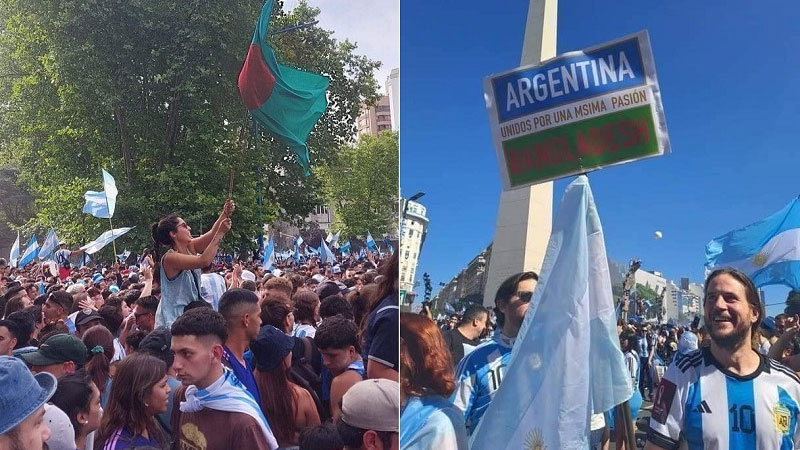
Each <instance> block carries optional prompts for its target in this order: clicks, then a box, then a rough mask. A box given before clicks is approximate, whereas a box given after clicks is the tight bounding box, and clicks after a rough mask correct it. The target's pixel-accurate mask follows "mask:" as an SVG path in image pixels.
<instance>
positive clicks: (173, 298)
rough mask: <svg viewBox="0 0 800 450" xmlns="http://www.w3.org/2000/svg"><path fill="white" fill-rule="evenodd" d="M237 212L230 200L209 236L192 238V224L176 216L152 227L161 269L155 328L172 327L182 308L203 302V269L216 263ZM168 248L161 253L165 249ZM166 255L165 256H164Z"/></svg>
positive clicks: (162, 220)
mask: <svg viewBox="0 0 800 450" xmlns="http://www.w3.org/2000/svg"><path fill="white" fill-rule="evenodd" d="M235 209H236V205H235V204H234V203H233V200H231V199H228V200H227V201H226V202H225V205H224V206H223V208H222V212H221V213H220V215H219V217H218V218H217V221H216V222H214V226H213V227H211V230H209V231H208V232H207V233H205V234H203V235H201V236H199V237H196V238H193V237H192V234H191V231H192V229H191V228H189V225H187V224H186V221H184V220H183V219H182V218H180V217H179V216H178V215H177V214H170V215H168V216H166V217H164V218H163V219H161V220H159V221H158V222H157V223H154V224H153V227H152V230H151V231H152V234H153V241H154V242H155V246H154V248H153V256H154V260H155V262H156V264H157V265H159V266H160V270H159V275H160V287H161V301H160V302H159V304H158V310H157V311H156V327H167V328H169V327H170V326H172V322H174V321H175V319H177V318H178V316H180V315H181V314H182V313H183V307H184V306H186V305H188V304H189V303H191V302H192V301H195V300H200V299H201V297H200V286H201V283H202V282H201V279H200V275H201V269H202V268H203V267H206V266H208V265H209V264H211V263H212V262H214V257H216V256H217V252H218V251H219V243H220V242H221V241H222V238H223V237H225V234H226V233H227V232H228V231H230V229H231V219H230V216H231V214H233V211H234V210H235ZM161 246H165V247H168V249H167V250H166V253H162V247H161ZM162 255H163V256H162Z"/></svg>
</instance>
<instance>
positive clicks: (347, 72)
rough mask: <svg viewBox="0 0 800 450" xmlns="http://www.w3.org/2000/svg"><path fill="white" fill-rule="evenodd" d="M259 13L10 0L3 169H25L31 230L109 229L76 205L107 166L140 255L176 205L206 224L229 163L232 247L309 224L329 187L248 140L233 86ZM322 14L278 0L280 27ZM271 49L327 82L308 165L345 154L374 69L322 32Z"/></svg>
mask: <svg viewBox="0 0 800 450" xmlns="http://www.w3.org/2000/svg"><path fill="white" fill-rule="evenodd" d="M261 6H262V2H261V1H260V0H258V1H244V2H227V1H219V0H209V1H206V2H203V3H202V5H201V4H199V3H197V2H172V1H163V0H155V1H153V0H125V1H122V0H109V1H98V0H88V1H87V0H81V1H76V0H62V1H52V0H25V1H22V0H0V99H1V100H0V166H9V167H13V168H14V169H15V170H17V171H18V180H17V183H16V184H17V185H18V187H19V188H20V189H21V190H22V191H23V192H26V193H28V194H29V195H30V196H32V198H33V199H34V200H35V208H34V210H35V215H33V217H32V218H31V219H30V220H28V221H27V222H26V223H25V225H24V227H23V228H24V232H26V233H31V232H39V233H43V232H44V231H46V230H47V229H49V228H50V227H51V226H53V227H55V228H56V231H57V233H58V235H59V237H60V238H61V239H62V240H66V241H67V242H70V243H71V244H73V245H77V244H81V243H84V242H86V241H87V240H90V239H93V238H94V237H96V236H97V235H99V234H100V233H101V232H103V231H105V230H107V229H108V227H109V224H108V221H107V220H105V219H96V218H94V217H92V216H89V215H86V214H82V213H81V208H82V206H83V203H84V199H83V193H84V192H85V191H86V190H87V189H93V190H101V189H102V183H101V178H100V169H101V168H105V169H106V170H108V171H109V172H110V173H112V174H113V175H114V176H115V178H116V181H117V187H118V189H119V197H118V199H117V211H116V213H115V215H114V218H113V222H114V226H115V227H118V226H136V229H134V230H133V231H132V232H131V233H129V235H128V236H126V238H125V243H123V244H122V245H123V246H125V247H128V248H130V249H132V250H134V251H138V250H139V249H141V248H142V247H144V246H146V245H149V244H150V237H149V229H150V226H149V225H150V224H151V223H152V222H154V221H156V220H157V219H158V218H160V217H162V216H163V215H165V214H167V213H170V212H174V211H175V212H179V213H180V214H182V215H183V217H184V218H185V220H186V221H187V222H188V223H189V224H191V225H192V227H193V228H194V230H196V231H202V230H203V229H204V228H205V229H207V228H208V227H209V226H211V224H212V223H213V221H214V219H215V218H216V215H217V214H218V213H219V211H220V209H221V207H222V204H223V202H224V200H225V198H226V197H227V194H228V184H229V174H230V173H231V171H233V172H234V173H235V187H234V193H233V198H234V200H235V201H236V202H237V210H236V213H235V214H234V216H233V222H234V226H233V230H232V235H233V237H232V238H231V237H228V238H226V241H225V243H224V245H225V246H226V247H227V248H232V247H235V248H240V249H243V248H245V247H246V248H252V247H254V246H255V244H254V243H253V240H252V239H253V237H254V236H256V235H257V234H258V233H259V231H260V229H261V223H262V222H266V223H269V222H272V221H274V220H276V219H282V220H287V221H291V222H295V223H301V222H302V218H303V217H305V216H306V215H308V213H309V212H310V211H311V210H312V208H313V207H314V206H315V205H316V204H318V203H320V201H321V198H320V197H321V196H320V195H319V192H320V186H321V185H320V181H319V180H318V179H317V178H316V177H315V176H310V177H305V176H303V172H302V168H301V167H300V166H299V165H298V164H297V163H296V161H295V157H294V155H293V154H292V152H291V151H290V150H289V149H288V148H287V147H286V146H285V145H283V144H282V143H281V142H279V141H277V140H276V139H274V137H273V136H271V135H270V134H269V133H268V132H266V131H264V130H259V131H258V132H256V133H254V129H253V127H252V122H251V120H250V118H249V113H248V112H247V110H246V109H245V107H244V105H243V104H242V101H241V99H240V97H239V92H238V88H237V80H238V74H239V71H240V69H241V67H242V63H243V61H244V57H245V55H246V53H247V49H248V46H249V44H250V40H251V38H252V35H253V29H254V27H255V24H256V22H257V20H258V15H259V11H260V8H261ZM319 12H320V11H319V9H317V8H312V7H309V6H308V5H307V4H306V3H303V2H301V3H300V4H299V5H298V6H297V7H296V8H295V9H294V10H292V11H291V12H288V13H287V12H285V11H283V6H282V2H280V1H278V2H276V6H275V11H274V12H273V16H272V23H271V25H270V28H271V29H272V30H278V29H282V28H285V27H288V26H291V25H295V24H298V23H307V22H313V21H314V20H315V18H316V17H317V16H318V14H319ZM269 43H270V45H272V46H273V48H275V51H276V55H277V58H278V60H279V61H280V62H281V63H282V64H286V65H289V66H293V67H297V68H300V69H303V70H309V71H313V72H316V73H320V74H322V75H325V76H328V77H329V78H330V80H331V83H330V88H329V91H328V110H327V111H326V113H325V114H324V115H323V116H322V118H321V119H320V121H319V122H318V123H317V126H316V128H315V130H314V131H313V132H312V134H311V136H310V137H309V139H308V146H309V150H310V154H311V164H312V166H313V165H319V164H326V163H328V162H329V161H332V160H335V159H336V153H337V151H338V150H339V149H340V148H344V147H345V145H346V144H347V143H349V142H351V141H352V137H353V136H354V134H355V119H356V117H357V115H358V109H359V105H360V104H362V103H363V102H367V103H369V102H374V101H375V99H376V98H377V88H378V84H377V82H376V80H375V79H374V76H373V71H374V69H375V68H377V67H378V66H379V63H378V62H375V61H372V60H369V59H368V58H366V57H364V56H360V55H358V54H357V53H356V45H355V44H353V43H351V42H348V41H343V42H339V41H337V40H336V39H334V37H333V32H331V31H327V30H324V29H321V28H319V27H318V26H313V27H308V28H303V29H301V30H296V31H291V32H287V33H281V34H278V35H274V36H271V37H270V42H269ZM395 161H396V160H395ZM395 165H396V162H395ZM259 196H263V202H262V205H261V206H259V204H258V203H259V202H258V198H259ZM5 219H6V220H7V221H10V222H12V223H15V221H14V220H13V218H9V217H7V216H6V217H5ZM15 224H17V225H18V223H15ZM109 255H110V253H109Z"/></svg>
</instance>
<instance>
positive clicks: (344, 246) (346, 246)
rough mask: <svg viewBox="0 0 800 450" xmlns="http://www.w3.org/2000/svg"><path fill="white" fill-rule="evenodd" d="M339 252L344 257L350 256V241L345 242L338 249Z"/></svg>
mask: <svg viewBox="0 0 800 450" xmlns="http://www.w3.org/2000/svg"><path fill="white" fill-rule="evenodd" d="M339 251H340V252H342V254H343V255H345V256H350V241H349V240H347V241H345V243H344V244H342V245H341V246H340V247H339Z"/></svg>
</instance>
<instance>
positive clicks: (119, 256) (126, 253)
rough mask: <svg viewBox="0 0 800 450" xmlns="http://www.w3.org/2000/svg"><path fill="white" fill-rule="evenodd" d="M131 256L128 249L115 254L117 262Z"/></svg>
mask: <svg viewBox="0 0 800 450" xmlns="http://www.w3.org/2000/svg"><path fill="white" fill-rule="evenodd" d="M129 256H131V252H130V250H128V249H125V250H123V251H122V254H119V255H117V259H119V262H125V261H127V260H128V257H129Z"/></svg>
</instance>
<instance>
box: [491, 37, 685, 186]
mask: <svg viewBox="0 0 800 450" xmlns="http://www.w3.org/2000/svg"><path fill="white" fill-rule="evenodd" d="M484 93H485V96H486V102H487V109H488V110H489V121H490V123H491V129H492V137H493V140H494V143H495V148H496V150H497V157H498V161H499V164H500V170H501V172H502V174H503V175H502V178H503V187H504V189H506V190H509V189H515V188H519V187H522V186H527V185H532V184H537V183H541V182H544V181H549V180H553V179H556V178H561V177H565V176H568V175H575V174H579V173H583V172H587V171H589V170H593V169H597V168H601V167H605V166H610V165H614V164H621V163H625V162H630V161H633V160H637V159H642V158H648V157H652V156H659V155H663V154H664V153H668V152H669V138H668V136H667V125H666V120H665V119H664V109H663V107H662V105H661V91H660V89H659V86H658V79H657V77H656V70H655V64H654V62H653V55H652V51H651V49H650V40H649V38H648V35H647V32H646V31H642V32H639V33H637V34H634V35H631V36H626V37H623V38H621V39H618V40H615V41H612V42H609V43H605V44H602V45H599V46H596V47H593V48H590V49H586V50H582V51H577V52H572V53H567V54H565V55H562V56H559V57H556V58H553V59H550V60H547V61H543V62H542V63H540V64H534V65H528V66H523V67H520V68H517V69H514V70H511V71H508V72H505V73H501V74H498V75H493V76H489V77H487V78H486V79H485V80H484Z"/></svg>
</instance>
